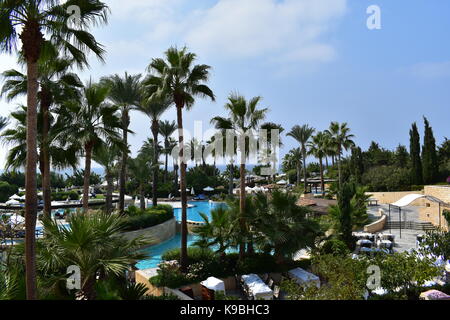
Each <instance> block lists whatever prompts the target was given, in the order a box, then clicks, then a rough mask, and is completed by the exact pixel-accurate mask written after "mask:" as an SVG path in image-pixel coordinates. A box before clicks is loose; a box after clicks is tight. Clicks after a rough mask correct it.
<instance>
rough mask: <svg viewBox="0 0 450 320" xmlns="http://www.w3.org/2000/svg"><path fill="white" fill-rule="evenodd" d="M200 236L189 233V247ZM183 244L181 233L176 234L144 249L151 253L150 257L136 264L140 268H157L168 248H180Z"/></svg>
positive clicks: (145, 251)
mask: <svg viewBox="0 0 450 320" xmlns="http://www.w3.org/2000/svg"><path fill="white" fill-rule="evenodd" d="M197 238H198V236H195V235H191V234H190V235H188V247H189V246H191V245H192V244H193V243H194V242H195V241H196V239H197ZM180 245H181V234H179V233H178V234H176V235H175V236H174V237H173V238H172V239H169V240H167V241H164V242H162V243H160V244H157V245H154V246H151V247H148V248H145V249H143V250H142V251H143V252H144V253H146V254H148V255H149V258H148V259H145V260H141V261H139V262H138V263H137V264H136V267H137V268H138V269H148V268H156V267H158V264H159V263H160V262H161V256H162V255H163V254H164V253H165V252H166V251H168V250H171V249H175V248H179V247H180Z"/></svg>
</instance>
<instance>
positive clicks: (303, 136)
mask: <svg viewBox="0 0 450 320" xmlns="http://www.w3.org/2000/svg"><path fill="white" fill-rule="evenodd" d="M314 131H315V129H314V128H311V127H309V126H308V125H307V124H304V125H303V126H299V125H296V126H294V127H293V128H292V129H291V131H290V132H289V133H288V134H287V135H288V136H290V137H292V138H294V139H295V140H297V142H298V143H300V148H301V151H302V159H303V178H304V193H306V192H307V187H308V183H307V182H306V179H307V172H306V156H307V154H308V150H307V148H308V142H309V139H310V138H311V136H312V134H313V133H314Z"/></svg>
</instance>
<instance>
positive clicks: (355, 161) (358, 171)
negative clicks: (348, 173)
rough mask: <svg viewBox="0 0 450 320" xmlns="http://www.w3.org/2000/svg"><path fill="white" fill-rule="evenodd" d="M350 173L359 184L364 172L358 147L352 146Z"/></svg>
mask: <svg viewBox="0 0 450 320" xmlns="http://www.w3.org/2000/svg"><path fill="white" fill-rule="evenodd" d="M350 162H351V168H352V174H353V176H354V178H355V181H356V183H358V184H361V180H362V175H363V173H364V162H363V156H362V151H361V148H360V147H354V148H352V156H351V159H350Z"/></svg>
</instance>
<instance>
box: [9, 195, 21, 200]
mask: <svg viewBox="0 0 450 320" xmlns="http://www.w3.org/2000/svg"><path fill="white" fill-rule="evenodd" d="M20 199H21V197H20V196H19V195H17V194H14V195H12V196H11V197H9V200H20Z"/></svg>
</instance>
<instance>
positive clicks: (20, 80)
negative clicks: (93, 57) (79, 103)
mask: <svg viewBox="0 0 450 320" xmlns="http://www.w3.org/2000/svg"><path fill="white" fill-rule="evenodd" d="M49 51H51V52H50V54H49V57H48V58H47V59H43V58H41V59H40V60H39V64H38V75H39V77H38V82H39V92H38V100H39V106H40V109H39V110H40V114H41V116H40V117H41V119H39V120H42V121H41V122H42V125H40V123H38V129H39V135H38V136H39V137H41V139H38V147H39V148H40V157H41V158H40V159H39V161H40V162H41V163H40V164H41V166H42V170H41V174H42V188H43V198H44V215H47V216H50V214H51V185H50V169H51V157H50V154H49V152H50V151H49V150H50V148H51V144H52V141H51V137H50V130H51V127H50V126H51V125H52V123H51V121H52V120H53V119H52V117H53V116H52V114H51V113H52V111H56V113H58V112H57V110H54V109H55V108H56V107H57V106H58V104H60V103H62V102H63V101H65V100H66V99H70V97H76V96H77V95H78V89H79V88H81V87H82V86H83V84H82V83H81V81H80V79H79V78H78V76H77V75H76V74H74V73H71V72H69V71H70V69H71V68H72V66H73V65H74V64H75V63H77V61H76V60H75V59H69V58H67V57H60V56H58V55H59V53H58V52H57V51H56V49H55V48H52V50H49ZM52 51H54V52H52ZM2 76H3V78H5V79H6V81H5V84H4V85H3V87H2V91H1V93H0V94H1V95H6V99H7V100H8V101H11V100H13V99H15V98H17V97H18V96H20V95H26V94H27V76H26V75H25V74H23V73H21V72H20V71H17V70H14V69H12V70H7V71H5V72H3V74H2ZM39 126H40V127H39Z"/></svg>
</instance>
